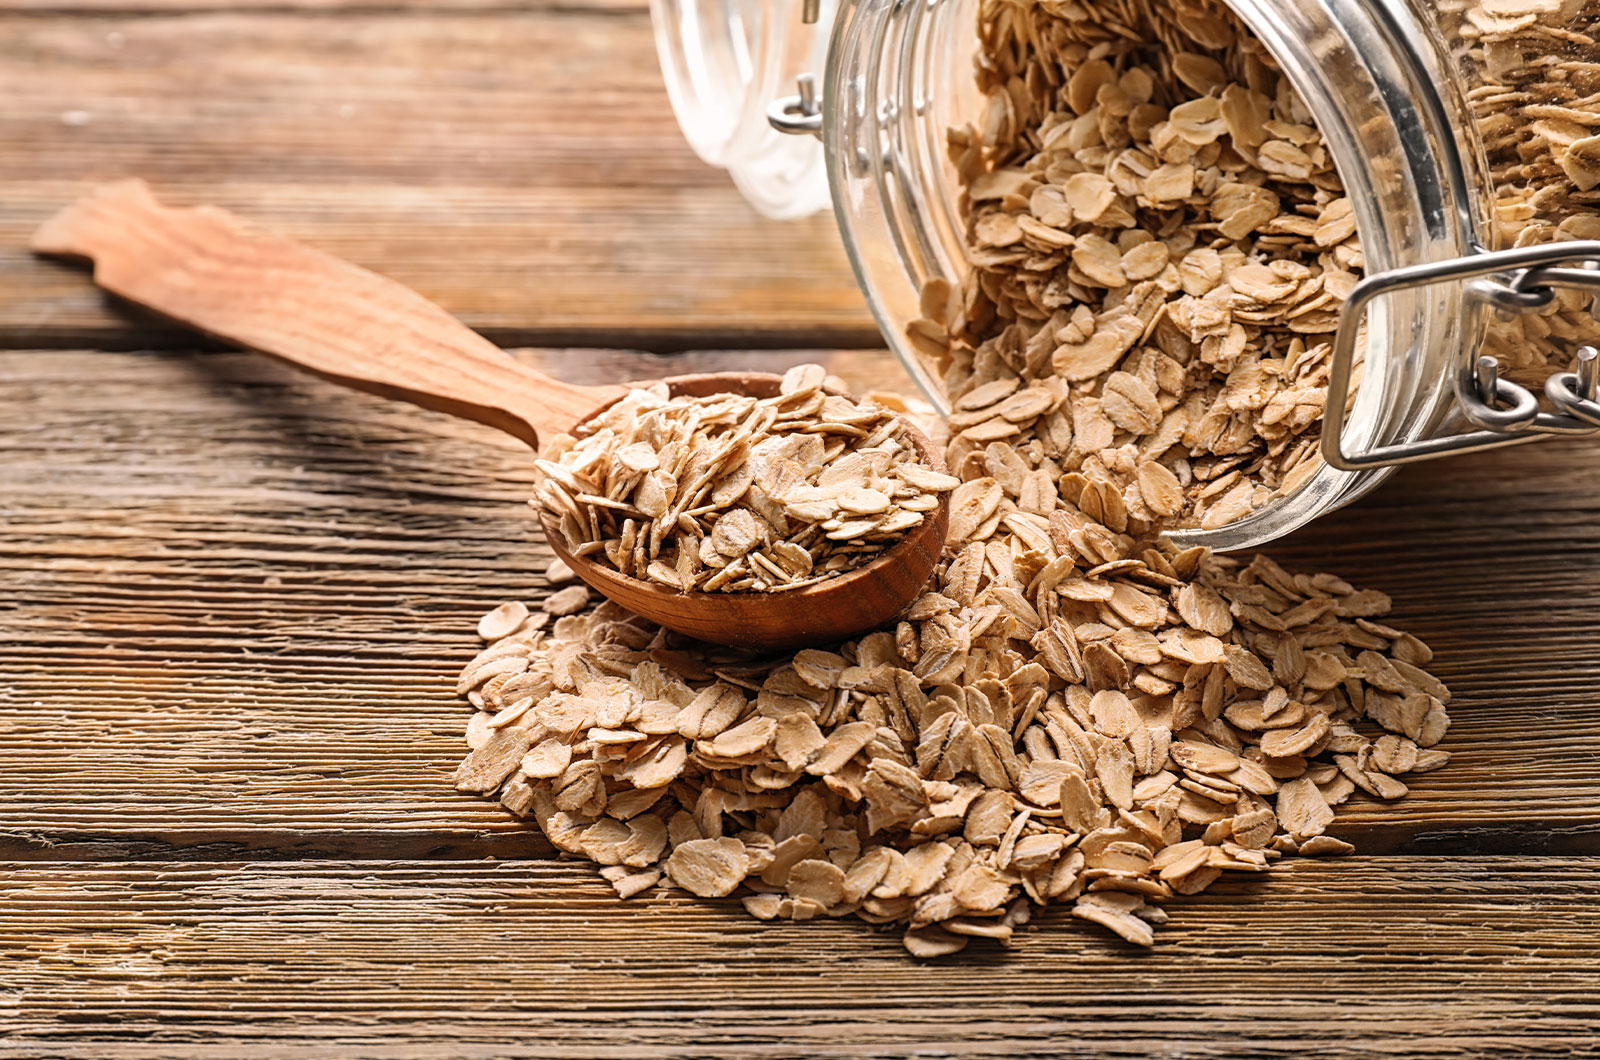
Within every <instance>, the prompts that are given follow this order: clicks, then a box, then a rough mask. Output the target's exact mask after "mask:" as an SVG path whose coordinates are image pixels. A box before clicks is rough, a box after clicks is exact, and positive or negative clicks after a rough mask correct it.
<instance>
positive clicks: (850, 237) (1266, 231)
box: [653, 0, 1600, 550]
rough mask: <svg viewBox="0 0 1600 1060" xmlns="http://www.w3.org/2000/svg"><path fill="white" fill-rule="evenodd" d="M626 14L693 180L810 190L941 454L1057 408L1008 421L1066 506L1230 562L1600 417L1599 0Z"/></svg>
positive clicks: (1094, 1) (975, 454) (688, 5)
mask: <svg viewBox="0 0 1600 1060" xmlns="http://www.w3.org/2000/svg"><path fill="white" fill-rule="evenodd" d="M653 16H654V19H655V25H656V32H657V41H658V45H659V50H660V53H661V56H662V65H663V70H664V72H665V75H666V78H667V82H668V87H669V90H670V92H671V96H672V100H673V104H674V107H675V109H676V111H677V114H678V116H679V119H680V123H681V124H682V125H683V127H684V130H685V132H686V134H687V135H688V136H689V139H690V140H691V142H692V143H693V144H694V146H695V147H696V149H697V150H698V151H700V153H701V154H702V156H703V157H705V158H706V159H707V160H708V161H710V162H712V163H715V164H718V165H723V166H725V167H727V168H728V169H729V170H730V172H731V173H732V174H733V176H734V179H735V180H736V181H737V182H738V183H739V185H740V187H741V188H742V189H743V190H744V191H745V193H746V195H747V196H748V197H749V198H750V200H751V202H752V203H754V204H755V205H756V206H757V208H758V209H761V210H762V211H763V212H765V213H768V214H769V215H772V216H798V215H803V214H805V213H809V212H813V211H815V210H817V209H820V208H822V207H823V206H824V205H825V203H826V202H827V201H828V199H830V198H831V201H832V205H833V210H834V214H835V217H836V219H837V222H838V225H839V229H840V231H841V233H842V235H843V238H844V243H845V247H846V249H847V251H848V253H849V257H850V260H851V263H852V265H853V266H854V269H855V272H856V276H857V278H858V280H859V282H860V285H861V287H862V290H863V291H864V292H865V294H866V297H867V300H868V304H869V306H870V307H871V310H872V313H873V315H874V317H875V318H876V320H877V322H878V324H879V326H880V328H881V329H882V331H883V334H884V336H885V339H886V340H887V342H888V344H889V345H890V347H891V348H892V349H893V350H894V351H895V353H896V354H897V355H898V356H899V358H900V360H901V361H902V362H903V363H904V364H905V366H906V368H907V370H908V371H909V372H910V373H911V375H912V377H913V378H914V379H915V380H916V381H917V383H918V384H919V386H920V387H921V388H922V389H923V390H924V391H925V393H926V395H927V396H928V398H929V399H930V400H931V401H932V402H933V403H934V404H935V405H936V406H937V407H938V408H939V409H940V410H941V412H943V413H944V414H945V415H946V417H947V419H948V420H949V423H950V426H951V431H952V434H953V435H954V436H955V439H956V442H955V444H954V445H953V448H952V457H953V463H954V464H957V465H959V463H960V461H961V460H963V459H968V460H978V461H981V460H984V459H986V457H987V458H989V459H993V457H992V456H987V450H986V446H987V445H988V444H990V443H992V442H993V441H994V440H996V439H1005V438H1007V437H1010V436H1011V434H1008V433H1007V432H1012V434H1014V433H1016V432H1014V431H1012V428H1013V427H1016V425H1017V417H1018V416H1022V417H1024V418H1025V417H1026V416H1027V415H1028V414H1029V413H1030V411H1031V410H1033V409H1034V408H1036V407H1045V406H1041V402H1044V401H1046V400H1049V401H1052V402H1053V403H1052V404H1050V405H1048V406H1047V411H1044V412H1042V413H1038V412H1035V413H1033V414H1034V415H1035V416H1038V417H1039V419H1037V420H1036V421H1035V420H1027V421H1025V422H1024V423H1023V426H1024V427H1027V428H1028V433H1027V438H1028V443H1027V444H1029V445H1038V446H1043V447H1044V448H1045V449H1046V450H1049V451H1048V452H1047V453H1046V454H1045V456H1042V457H1041V456H1040V455H1039V454H1034V456H1035V457H1037V458H1038V459H1037V460H1035V463H1038V460H1042V459H1046V458H1047V459H1049V460H1051V461H1053V463H1052V464H1051V465H1050V467H1051V469H1052V471H1060V472H1063V474H1062V475H1061V476H1060V488H1061V489H1063V490H1066V491H1069V493H1070V494H1071V496H1070V497H1069V499H1071V500H1073V502H1074V503H1076V504H1077V505H1078V506H1079V507H1081V508H1083V509H1084V510H1085V511H1087V512H1089V513H1090V514H1091V516H1092V517H1094V518H1097V519H1099V520H1100V521H1103V522H1109V523H1112V524H1115V523H1117V522H1119V521H1120V522H1125V523H1127V524H1129V525H1130V528H1132V529H1143V528H1148V527H1149V526H1155V525H1159V526H1165V527H1167V529H1168V532H1169V534H1170V536H1172V537H1173V538H1174V539H1175V540H1177V541H1178V543H1180V544H1184V545H1187V544H1205V545H1209V546H1211V547H1214V548H1218V549H1224V550H1226V549H1237V548H1246V547H1252V546H1256V545H1260V544H1262V543H1265V542H1267V541H1270V540H1273V539H1275V538H1277V537H1280V536H1282V535H1283V534H1286V533H1288V532H1290V531H1292V530H1294V529H1296V528H1297V527H1300V526H1302V525H1304V524H1305V523H1307V522H1309V521H1311V520H1313V519H1315V518H1316V517H1317V516H1319V515H1321V514H1323V513H1324V512H1327V511H1330V510H1332V509H1334V508H1337V507H1340V506H1342V505H1344V504H1346V503H1349V502H1350V501H1351V500H1353V499H1355V498H1356V497H1358V496H1360V495H1362V494H1364V493H1366V492H1367V491H1369V490H1370V489H1372V488H1373V487H1374V486H1375V485H1377V484H1378V482H1380V481H1381V480H1382V479H1383V478H1384V477H1386V475H1387V474H1388V473H1389V472H1390V471H1392V469H1393V468H1394V467H1395V466H1397V465H1399V464H1402V463H1409V462H1413V461H1417V460H1425V459H1429V458H1432V457H1435V456H1440V455H1445V454H1448V453H1457V452H1467V451H1472V450H1477V449H1485V448H1491V447H1496V446H1502V445H1510V444H1517V443H1520V442H1525V441H1532V440H1535V439H1538V438H1545V437H1551V436H1554V435H1560V434H1587V433H1591V432H1594V431H1596V430H1600V401H1597V400H1596V399H1597V394H1596V386H1597V381H1596V357H1595V354H1594V351H1593V349H1592V348H1589V347H1588V346H1587V345H1586V344H1587V343H1589V342H1592V341H1594V340H1593V335H1594V333H1595V326H1594V325H1595V321H1594V298H1595V294H1594V292H1595V291H1597V290H1600V52H1597V51H1596V45H1597V37H1600V3H1594V2H1589V0H1435V2H1431V3H1430V2H1425V0H1414V2H1405V0H1227V2H1226V4H1224V3H1223V2H1222V0H821V2H818V0H781V2H780V0H654V5H653ZM985 388H988V389H985ZM1040 391H1042V392H1043V393H1042V394H1040V393H1037V392H1040ZM1029 395H1033V397H1037V398H1038V400H1034V399H1033V397H1030V396H1029ZM991 399H992V400H991ZM1007 402H1009V405H1008V404H1007ZM1048 417H1056V418H1057V419H1058V420H1059V423H1058V424H1057V423H1053V422H1052V421H1050V420H1049V419H1048ZM1019 430H1020V428H1019ZM954 469H955V470H957V472H958V473H959V471H960V468H959V466H956V467H955V468H954ZM1174 487H1176V490H1177V496H1178V498H1179V501H1178V502H1174V501H1173V489H1174ZM1175 503H1177V505H1178V507H1177V509H1176V510H1172V509H1173V505H1174V504H1175Z"/></svg>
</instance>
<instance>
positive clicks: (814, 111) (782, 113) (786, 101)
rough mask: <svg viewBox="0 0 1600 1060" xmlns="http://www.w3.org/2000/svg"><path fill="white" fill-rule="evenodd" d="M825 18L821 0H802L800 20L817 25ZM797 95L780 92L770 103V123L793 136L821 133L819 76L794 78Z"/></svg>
mask: <svg viewBox="0 0 1600 1060" xmlns="http://www.w3.org/2000/svg"><path fill="white" fill-rule="evenodd" d="M821 18H822V0H802V3H801V5H800V21H801V22H803V23H805V24H806V25H808V26H814V25H816V24H817V22H818V21H819V20H820V19H821ZM795 87H796V88H798V89H799V90H800V92H799V94H798V95H794V96H779V97H778V98H777V99H775V100H773V101H772V105H771V106H769V107H767V124H768V125H770V126H772V127H773V128H774V129H776V130H778V131H779V132H781V133H787V134H788V135H790V136H801V135H809V136H815V137H817V138H819V139H820V138H821V137H822V100H821V99H819V98H818V97H817V79H816V77H815V76H813V75H811V74H801V75H800V76H799V77H797V78H795Z"/></svg>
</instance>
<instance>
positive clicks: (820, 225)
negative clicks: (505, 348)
mask: <svg viewBox="0 0 1600 1060" xmlns="http://www.w3.org/2000/svg"><path fill="white" fill-rule="evenodd" d="M0 98H3V99H5V100H6V106H5V108H4V110H3V112H0V345H6V346H13V347H16V346H25V345H49V346H58V347H60V346H72V345H84V346H96V347H98V346H107V345H109V346H114V347H120V348H129V347H133V346H138V345H143V344H148V345H180V344H182V343H183V342H185V341H187V340H184V339H181V338H179V337H178V334H177V333H175V332H174V331H173V330H172V329H170V328H168V327H164V326H162V325H160V324H158V323H156V322H153V321H151V320H149V319H147V318H143V317H137V316H129V315H128V314H126V313H125V312H122V311H120V310H119V309H117V308H115V307H112V306H109V305H108V304H107V303H106V302H105V301H104V299H103V296H102V295H100V294H99V293H98V292H97V291H95V290H94V289H93V288H92V287H90V286H89V285H87V284H86V283H85V282H84V281H83V278H82V277H81V276H80V275H79V274H78V273H77V272H76V271H74V270H72V269H71V268H69V267H66V266H63V265H60V264H56V263H51V262H40V261H37V260H35V259H34V258H33V257H32V256H31V255H29V254H28V253H27V251H26V250H25V249H24V246H25V243H26V239H27V235H28V233H29V232H31V231H32V230H33V228H34V227H35V226H36V225H38V224H39V223H40V222H41V221H43V220H44V219H45V218H46V217H48V216H49V215H50V214H52V213H53V212H55V210H57V209H59V208H60V207H61V206H63V205H64V204H66V203H67V202H69V201H71V200H72V199H75V198H76V197H78V196H79V195H81V194H82V193H83V192H84V191H85V190H86V189H87V188H88V187H89V186H91V185H93V184H95V183H99V182H101V181H105V180H111V179H119V178H124V177H130V176H136V177H142V178H144V179H146V180H148V181H150V182H151V184H152V185H154V186H155V188H156V190H157V192H158V193H159V194H160V195H161V196H162V197H163V198H164V199H166V200H167V201H170V202H172V203H174V204H176V205H184V204H193V203H199V202H214V203H217V204H219V205H222V206H225V207H228V208H230V209H234V210H236V211H237V212H239V213H241V214H243V215H245V216H246V217H248V218H250V219H251V220H254V221H257V222H259V223H261V224H263V225H265V226H267V227H270V228H272V229H273V230H276V231H280V232H282V233H284V234H286V235H290V236H293V237H296V238H299V239H303V240H305V241H306V242H309V243H311V244H312V245H313V246H316V247H318V248H319V249H322V250H326V251H328V252H330V253H333V254H336V255H338V256H340V257H344V258H348V259H350V260H352V261H355V262H356V263H358V264H361V265H364V266H367V267H369V268H372V269H375V270H377V271H379V272H382V273H385V274H386V275H390V276H392V277H394V278H395V279H397V280H399V281H400V282H402V283H404V284H406V285H407V286H410V287H412V288H415V289H417V290H419V291H421V292H422V293H423V294H424V295H426V296H427V297H429V298H432V299H433V300H435V301H437V302H439V303H440V304H442V305H443V306H444V307H445V308H446V309H448V310H450V311H451V312H453V313H455V314H456V315H457V316H459V317H461V318H462V319H463V320H464V321H465V322H466V323H467V324H468V325H469V326H471V327H473V328H475V329H477V330H479V331H483V332H485V333H487V334H488V335H489V336H490V337H491V338H494V339H496V340H498V341H501V342H503V343H529V344H533V343H537V344H564V343H579V344H585V345H593V346H599V345H606V344H612V343H615V344H622V345H628V346H645V347H649V348H654V349H683V348H692V347H694V346H697V345H723V346H727V345H735V344H755V345H762V346H773V345H779V346H782V345H788V346H795V345H815V344H823V343H827V344H834V345H852V344H874V345H875V344H876V343H877V341H878V340H877V338H876V335H877V333H876V330H875V328H874V327H873V325H872V323H871V320H870V318H869V317H868V315H867V312H866V308H865V305H864V303H863V301H862V299H861V296H860V294H859V292H858V291H857V290H856V286H855V283H854V280H853V279H852V277H851V275H850V271H849V268H848V265H847V264H846V262H845V259H844V254H843V251H842V249H841V247H840V244H839V238H838V235H837V232H836V231H835V229H834V224H833V221H832V219H831V217H829V216H816V217H813V218H810V219H808V220H805V221H795V222H771V221H764V220H763V219H761V218H760V217H758V216H757V215H756V214H755V213H754V211H752V210H751V209H750V208H749V207H748V206H746V205H745V203H744V201H743V199H742V198H741V197H740V196H739V193H738V191H737V190H736V189H735V188H734V187H733V185H732V184H731V182H730V181H729V180H728V178H727V176H726V174H724V173H723V172H721V171H719V170H716V169H713V168H711V167H709V166H706V165H705V164H704V163H702V162H701V161H700V160H699V159H698V158H696V157H695V156H694V154H693V153H692V152H691V151H690V149H689V148H688V147H687V146H686V145H685V144H684V142H683V139H682V136H681V135H680V134H679V132H678V128H677V125H676V123H675V122H674V120H673V117H672V114H671V110H670V108H669V106H668V104H667V99H666V94H665V92H664V91H663V89H662V86H661V78H660V72H659V69H658V67H657V64H656V60H655V54H654V46H653V44H652V41H651V35H650V28H649V20H648V18H647V17H646V15H645V13H644V10H643V7H642V6H640V5H633V6H628V7H624V8H618V9H613V10H607V9H604V8H603V7H595V6H592V5H587V4H585V5H582V6H578V5H574V6H558V7H552V6H550V5H546V4H539V5H533V6H531V7H530V8H528V9H518V8H514V9H510V10H504V11H495V10H480V11H472V12H460V13H450V12H448V11H442V12H430V11H408V10H404V9H398V10H381V11H371V10H366V11H363V10H355V11H349V12H343V11H323V12H296V11H293V10H278V11H209V12H208V11H201V12H187V13H159V12H158V13H152V14H134V15H129V14H104V15H101V14H92V13H90V14H62V15H46V14H38V13H34V14H17V13H9V14H0Z"/></svg>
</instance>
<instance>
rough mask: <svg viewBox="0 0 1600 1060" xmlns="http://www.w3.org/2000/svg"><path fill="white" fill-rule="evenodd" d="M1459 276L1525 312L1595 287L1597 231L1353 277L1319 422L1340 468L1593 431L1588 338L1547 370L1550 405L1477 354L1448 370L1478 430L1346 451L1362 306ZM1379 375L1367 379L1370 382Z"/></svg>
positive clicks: (1595, 417)
mask: <svg viewBox="0 0 1600 1060" xmlns="http://www.w3.org/2000/svg"><path fill="white" fill-rule="evenodd" d="M1574 266H1576V267H1574ZM1461 280H1466V281H1470V282H1469V283H1468V284H1467V288H1466V293H1467V297H1469V298H1472V299H1474V300H1476V301H1479V302H1482V303H1484V304H1487V305H1489V306H1492V307H1493V308H1494V309H1495V310H1496V311H1498V312H1500V313H1502V314H1511V313H1527V312H1532V311H1535V310H1538V309H1541V308H1543V307H1544V306H1547V305H1549V304H1550V301H1551V299H1553V298H1554V297H1555V289H1556V288H1557V287H1573V288H1579V289H1583V290H1591V291H1600V240H1575V241H1572V242H1567V243H1549V244H1541V245H1539V246H1532V247H1517V248H1515V249H1512V250H1499V251H1479V252H1477V253H1474V254H1468V255H1466V256H1465V257H1460V258H1450V259H1448V260H1446V261H1438V262H1429V263H1427V264H1425V265H1412V266H1408V267H1406V268H1401V269H1391V270H1389V271H1388V272H1382V273H1378V274H1377V275H1375V276H1368V277H1367V278H1366V279H1364V280H1362V281H1361V282H1360V283H1358V284H1356V286H1355V289H1354V290H1352V291H1351V292H1350V297H1349V298H1348V299H1346V301H1345V304H1344V307H1343V308H1342V309H1341V310H1340V313H1339V329H1338V332H1337V333H1336V334H1335V335H1334V343H1333V361H1332V364H1331V365H1330V366H1329V374H1328V400H1327V406H1326V410H1325V412H1324V414H1323V427H1322V458H1323V459H1324V460H1326V461H1327V462H1328V463H1329V464H1331V465H1332V466H1334V467H1336V468H1339V469H1340V470H1343V471H1364V470H1367V469H1370V468H1376V467H1388V466H1390V465H1395V464H1412V463H1416V462H1418V461H1420V460H1431V459H1433V458H1434V457H1438V456H1445V455H1447V454H1452V453H1470V452H1476V451H1478V450H1480V449H1494V448H1497V447H1499V446H1502V445H1516V444H1518V443H1521V442H1529V441H1533V440H1534V439H1536V438H1539V437H1542V436H1544V435H1548V434H1592V433H1595V432H1597V431H1600V400H1597V398H1600V393H1597V390H1600V386H1597V382H1600V354H1597V353H1596V351H1595V349H1594V347H1592V346H1585V347H1584V348H1583V349H1581V350H1579V351H1578V354H1577V371H1575V372H1562V373H1558V374H1556V375H1552V376H1551V377H1550V378H1549V379H1548V380H1547V381H1546V383H1545V388H1544V390H1545V396H1546V398H1548V399H1549V401H1550V403H1551V404H1552V405H1553V406H1554V407H1555V409H1556V410H1557V411H1555V412H1540V411H1539V399H1538V398H1537V397H1535V396H1534V394H1533V393H1532V392H1530V391H1529V390H1528V389H1527V388H1525V387H1523V386H1520V385H1518V384H1516V383H1513V382H1511V381H1510V380H1509V379H1504V378H1501V376H1500V365H1499V363H1498V362H1497V361H1496V360H1495V359H1494V358H1493V357H1489V356H1483V357H1479V358H1478V359H1477V360H1476V361H1474V362H1473V363H1471V364H1464V365H1462V366H1461V369H1460V371H1458V372H1457V373H1456V380H1455V384H1456V385H1455V390H1456V403H1457V405H1458V406H1459V407H1460V409H1461V412H1462V415H1463V416H1465V417H1466V419H1467V421H1468V422H1470V423H1472V424H1473V425H1474V426H1476V427H1478V428H1480V429H1479V430H1476V431H1469V432H1467V433H1464V434H1452V435H1446V436H1444V437H1441V438H1422V439H1418V440H1416V441H1411V442H1401V443H1399V444H1396V445H1384V446H1377V447H1374V448H1372V449H1368V450H1366V451H1365V452H1359V453H1347V452H1345V450H1344V439H1343V434H1344V425H1345V420H1346V408H1345V405H1346V402H1347V401H1348V400H1349V397H1350V375H1351V372H1352V371H1353V369H1354V367H1355V357H1356V338H1357V334H1358V331H1359V327H1360V324H1361V321H1362V318H1363V316H1364V314H1365V313H1366V311H1367V308H1368V306H1370V305H1371V303H1372V302H1373V301H1374V300H1375V299H1377V298H1379V297H1381V296H1383V295H1386V294H1392V293H1394V292H1395V291H1401V290H1408V289H1411V288H1416V287H1426V286H1428V285H1430V284H1435V283H1450V282H1455V281H1461ZM1376 383H1377V381H1376V380H1373V385H1376Z"/></svg>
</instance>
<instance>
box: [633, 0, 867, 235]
mask: <svg viewBox="0 0 1600 1060" xmlns="http://www.w3.org/2000/svg"><path fill="white" fill-rule="evenodd" d="M836 6H837V5H836V2H835V0H822V2H821V4H815V3H813V4H811V5H809V10H808V9H807V8H808V5H807V4H806V3H805V0H651V4H650V18H651V22H652V24H653V26H654V28H655V37H656V52H657V55H658V56H659V57H660V61H661V73H662V77H663V78H664V79H665V81H666V84H667V94H668V96H669V97H670V98H671V100H672V109H673V112H674V113H675V114H676V115H677V118H678V124H679V126H681V127H682V129H683V134H684V137H685V138H686V139H687V140H688V141H689V144H690V146H692V147H693V148H694V150H695V152H696V153H697V154H698V155H699V156H700V157H701V158H703V159H704V160H705V161H706V162H708V163H710V164H711V165H714V166H718V167H720V168H722V169H725V170H727V171H728V174H729V175H730V176H731V177H732V178H733V181H734V183H735V184H736V185H738V187H739V190H740V191H741V192H743V193H744V197H745V198H746V199H747V200H749V202H750V204H751V205H752V206H754V207H755V208H756V209H757V210H758V211H760V212H761V213H762V214H763V215H765V216H767V217H773V218H778V219H787V218H795V217H805V216H808V215H810V214H813V213H816V212H818V211H819V210H823V209H826V208H827V207H828V204H829V196H828V181H827V177H826V175H825V173H824V170H823V164H822V145H821V143H820V142H818V140H817V139H816V138H815V137H811V136H786V135H784V134H783V133H780V132H778V131H777V130H776V129H774V128H773V127H772V125H771V124H770V123H769V121H768V118H767V115H768V109H769V107H770V106H771V104H772V101H773V100H775V99H778V98H779V97H781V96H785V95H791V94H793V93H794V92H795V86H796V84H797V82H798V80H799V79H800V77H801V76H802V75H805V74H808V73H812V72H815V73H816V76H817V77H818V78H819V79H820V76H821V71H822V69H823V65H824V63H825V62H826V61H827V51H828V27H830V26H831V25H832V23H833V16H834V9H835V7H836ZM805 16H814V17H812V18H811V20H810V22H809V23H808V22H807V21H806V19H805Z"/></svg>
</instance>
